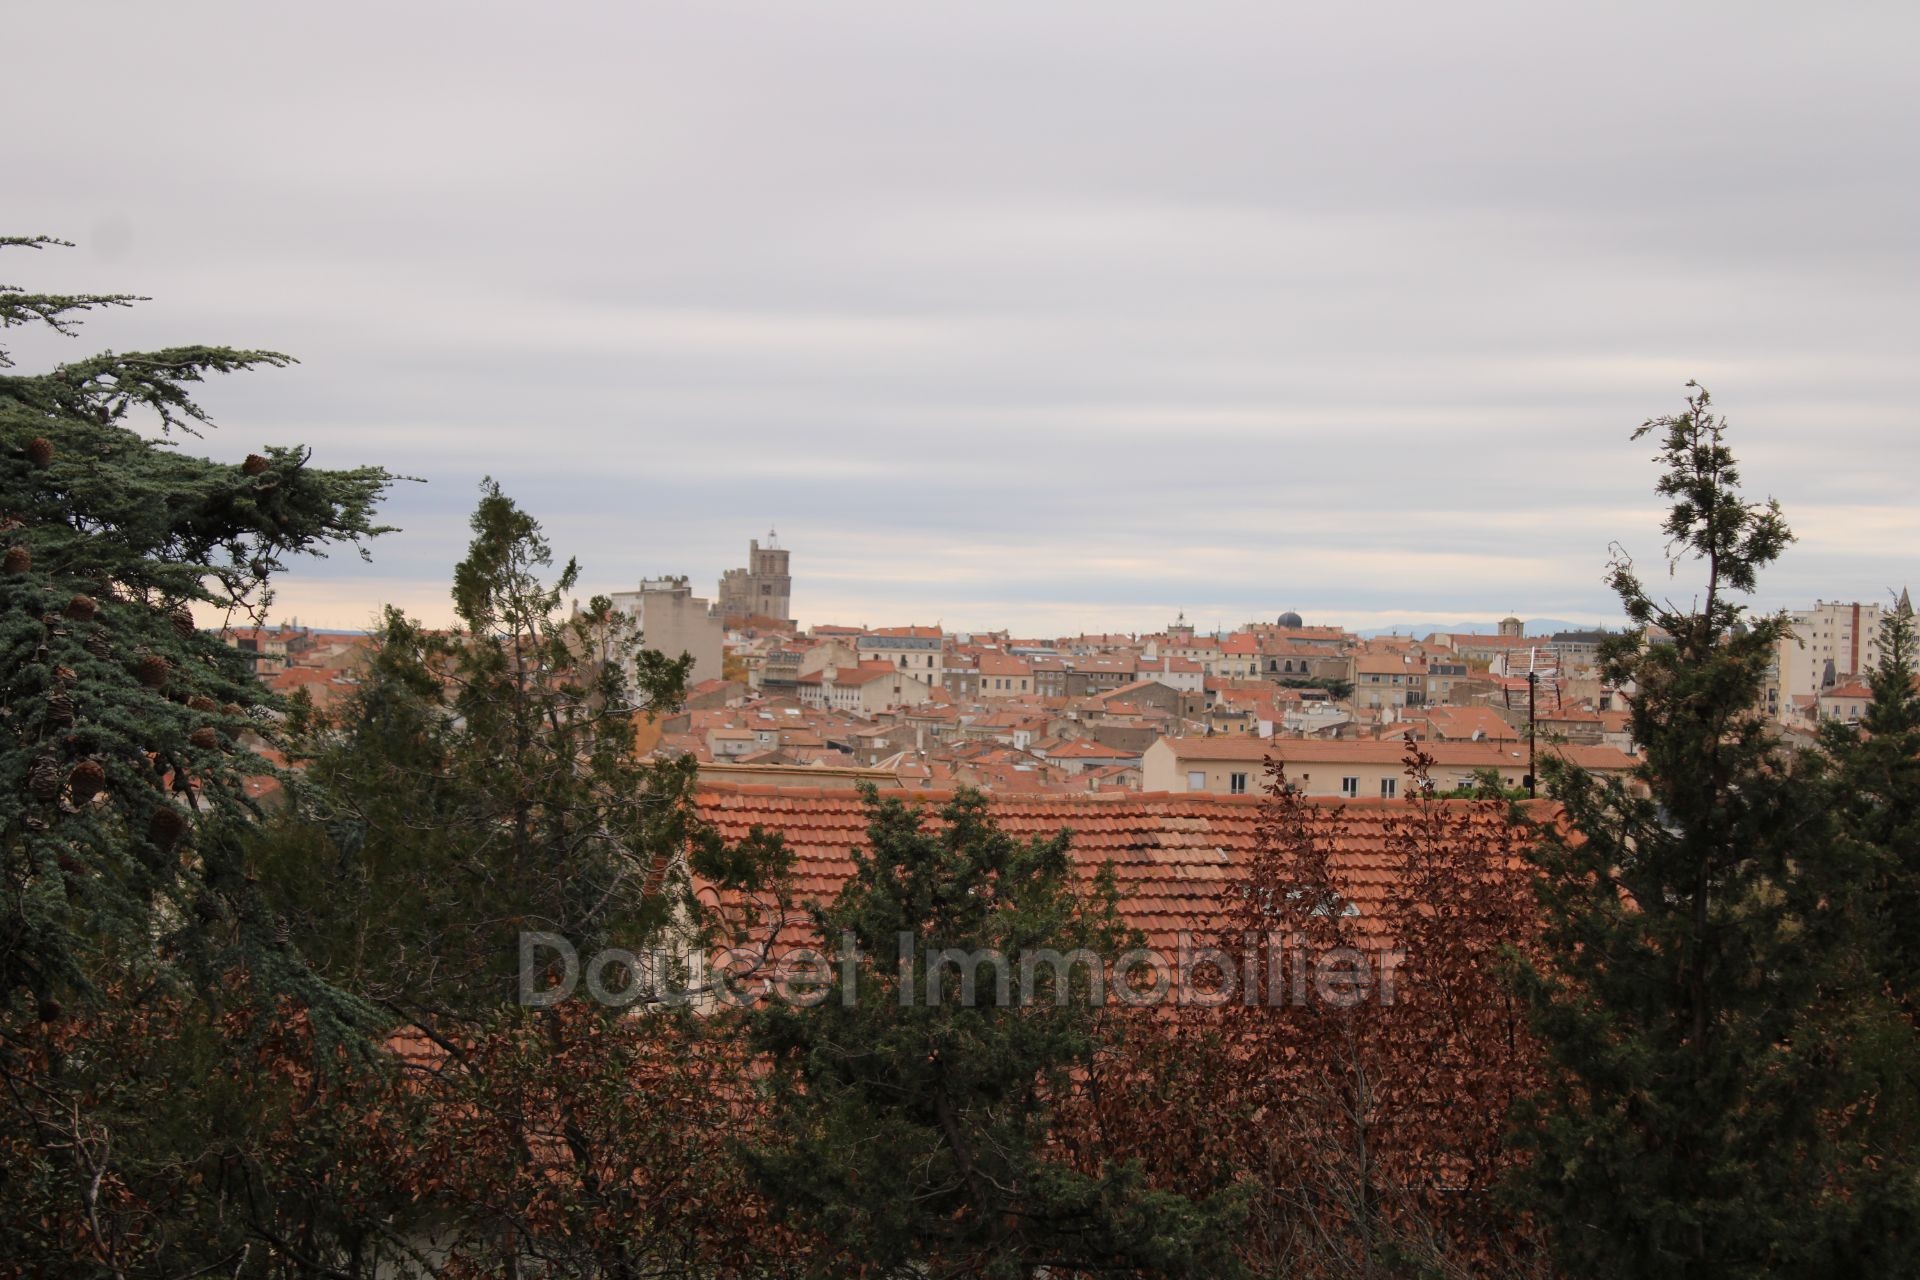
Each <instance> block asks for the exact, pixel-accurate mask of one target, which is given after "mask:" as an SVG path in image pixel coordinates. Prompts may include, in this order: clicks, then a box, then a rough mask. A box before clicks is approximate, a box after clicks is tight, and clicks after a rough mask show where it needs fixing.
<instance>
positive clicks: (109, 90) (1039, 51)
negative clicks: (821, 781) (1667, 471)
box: [0, 0, 1920, 628]
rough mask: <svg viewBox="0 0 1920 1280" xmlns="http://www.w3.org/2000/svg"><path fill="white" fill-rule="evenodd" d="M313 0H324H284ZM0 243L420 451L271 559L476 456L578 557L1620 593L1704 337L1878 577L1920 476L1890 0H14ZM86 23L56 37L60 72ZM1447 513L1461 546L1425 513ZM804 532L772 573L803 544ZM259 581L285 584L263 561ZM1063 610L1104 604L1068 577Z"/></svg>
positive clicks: (862, 585)
mask: <svg viewBox="0 0 1920 1280" xmlns="http://www.w3.org/2000/svg"><path fill="white" fill-rule="evenodd" d="M309 10H310V11H309ZM10 33H11V35H12V36H13V41H14V44H15V46H16V47H17V48H18V49H19V50H20V51H21V54H22V56H20V57H19V58H18V59H17V61H16V70H15V72H14V86H15V89H16V93H17V94H18V95H20V97H21V100H23V101H42V102H53V101H58V102H59V103H61V104H62V109H61V110H60V111H58V112H48V113H45V114H44V115H43V116H41V117H40V118H39V119H36V121H35V122H34V124H33V126H32V127H31V128H23V129H20V130H16V131H15V132H14V133H13V134H11V135H10V136H9V137H8V138H7V140H6V141H5V142H3V143H0V158H4V160H5V161H6V165H7V172H9V173H11V174H17V175H18V174H24V175H30V176H31V181H28V182H25V183H21V184H18V185H17V186H16V188H15V189H14V190H11V191H10V192H9V196H10V199H9V216H10V217H11V218H13V219H17V220H19V227H18V229H21V230H28V231H50V232H54V233H57V234H65V235H67V236H68V237H69V238H73V239H79V240H83V242H84V243H83V245H82V248H81V250H80V251H79V252H78V253H74V254H67V255H64V257H52V256H49V255H40V256H39V257H38V258H35V259H33V260H31V261H29V262H26V263H20V262H17V261H16V262H14V263H10V264H6V267H7V270H6V273H5V274H6V275H7V278H10V279H20V280H22V281H23V282H26V283H47V284H58V285H63V286H85V287H98V288H125V289H133V290H137V291H139V292H143V293H150V294H153V295H154V296H155V298H156V301H155V303H153V304H152V305H150V306H149V307H147V308H144V309H142V310H141V311H139V312H135V313H132V314H127V315H121V316H114V317H110V318H103V319H102V320H101V321H99V322H98V323H96V324H95V325H94V326H93V327H92V328H91V330H90V331H89V332H88V334H87V336H86V337H85V338H83V339H82V342H81V343H78V344H74V343H66V344H61V343H46V342H39V341H35V342H31V343H29V342H22V343H21V344H19V345H20V347H21V351H22V354H23V356H26V357H27V358H28V360H43V359H47V358H57V356H58V354H60V353H72V352H77V351H80V350H84V349H86V344H87V343H99V344H102V345H112V346H115V347H117V348H121V349H126V348H130V347H133V346H137V345H145V344H152V343H159V342H172V341H184V340H195V341H198V340H214V341H222V340H224V341H233V342H237V343H242V344H245V345H255V346H267V347H275V348H280V349H285V350H289V351H292V352H294V353H295V354H296V355H298V356H299V357H300V358H301V359H302V361H303V363H302V364H301V365H300V366H298V367H297V368H295V369H291V370H286V371H280V372H275V373H263V374H260V375H257V376H253V377H249V378H245V379H240V380H235V381H232V382H230V383H227V384H224V385H222V386H219V387H217V388H212V389H210V390H209V394H208V397H207V399H208V401H209V403H211V404H212V405H213V406H214V407H215V408H216V409H217V410H218V411H219V413H220V414H221V416H222V418H223V420H224V421H225V422H226V423H227V424H228V426H227V428H226V429H225V430H224V431H223V432H222V433H220V434H217V435H215V436H214V437H212V438H210V439H209V440H208V442H207V447H208V448H209V449H211V450H214V451H216V452H219V453H220V454H221V456H234V457H237V456H239V455H240V454H241V453H244V452H245V451H246V450H247V448H249V447H251V446H252V445H254V444H255V443H257V442H258V441H259V440H261V439H274V440H282V439H303V440H307V441H310V442H311V443H313V444H314V445H315V447H316V449H317V451H318V457H319V459H320V460H321V461H322V462H326V463H333V464H347V463H352V462H358V461H364V460H378V461H383V462H387V463H389V464H390V465H393V466H395V467H397V468H399V469H401V470H405V471H409V472H412V473H414V474H417V475H420V476H423V477H425V478H426V479H427V480H428V481H429V482H430V483H429V484H427V485H425V486H406V487H403V488H402V489H401V490H400V491H399V492H398V493H396V495H395V497H394V499H393V502H392V504H391V508H390V516H391V518H392V519H393V521H394V523H397V524H400V525H402V526H403V527H404V528H405V530H406V532H405V533H404V534H402V535H396V536H394V537H392V538H389V539H387V540H385V541H384V542H383V543H382V544H379V545H378V546H377V547H376V563H375V565H374V566H373V567H372V569H371V570H369V569H367V568H366V567H365V566H361V565H359V564H358V563H357V562H355V561H353V560H351V559H349V558H336V559H334V560H332V561H329V562H327V563H326V564H324V565H320V566H316V567H314V568H313V569H312V570H311V571H310V572H308V573H306V575H305V576H304V577H303V578H302V579H296V580H293V581H290V582H289V583H288V584H287V588H286V591H285V595H284V597H283V598H284V599H285V600H287V601H288V602H289V606H290V607H294V606H297V605H299V603H300V602H301V601H302V600H303V599H304V600H306V601H308V602H310V604H311V608H309V609H308V610H307V612H308V613H309V614H311V611H312V609H323V610H333V611H340V612H343V613H344V614H350V615H352V616H342V617H341V618H340V619H339V620H340V621H343V622H348V623H352V622H357V621H360V620H361V617H362V616H363V615H364V614H365V613H366V612H368V610H367V609H366V608H362V607H361V605H362V597H360V596H357V595H356V594H355V586H354V584H355V583H356V582H358V583H361V584H364V586H363V589H364V592H365V601H364V602H365V604H367V605H370V604H371V603H372V600H373V598H374V597H376V596H378V595H381V594H390V595H393V596H395V597H396V598H405V599H406V600H408V601H411V602H425V603H422V604H420V606H419V607H423V608H426V607H433V608H439V607H443V606H442V604H441V603H440V602H443V601H444V596H445V590H444V580H445V575H446V568H447V566H448V565H449V564H450V563H451V561H452V560H453V559H454V558H455V557H457V555H458V554H459V549H460V545H461V543H462V541H463V540H464V537H465V524H464V518H463V517H464V514H465V511H466V509H467V506H468V504H469V503H470V501H471V499H472V496H473V492H474V485H475V484H476V483H477V481H478V479H479V477H480V476H481V475H482V474H486V473H491V474H493V475H495V476H498V477H499V478H501V479H502V480H503V481H504V482H505V483H507V485H508V486H509V488H510V489H511V490H512V491H513V492H515V493H516V494H517V495H518V496H519V497H521V499H522V500H523V501H524V502H525V503H526V504H527V505H528V506H529V507H531V508H533V509H534V510H535V511H536V512H537V513H538V514H540V515H541V516H542V517H543V518H545V519H546V521H547V523H548V525H549V529H550V532H551V533H552V535H553V539H554V542H555V544H556V546H557V547H559V548H560V549H562V550H563V552H575V553H578V554H579V555H580V556H581V558H582V560H583V562H584V563H585V564H586V565H587V568H588V571H589V575H590V577H591V578H593V579H594V580H595V581H596V582H597V583H598V584H600V585H606V586H611V585H614V584H616V583H619V582H622V581H625V580H627V579H630V578H632V577H634V576H637V575H639V574H641V573H651V572H661V571H670V570H672V571H686V572H690V573H693V574H694V575H695V577H696V579H697V580H699V581H703V582H710V581H711V580H712V579H713V578H714V577H715V576H716V575H717V573H718V572H719V570H720V569H722V568H724V567H726V566H727V565H729V564H732V563H734V562H736V561H737V560H738V558H739V556H740V554H741V553H742V551H743V550H744V543H745V540H746V538H747V537H748V536H752V535H757V534H759V533H760V532H762V531H763V530H764V529H765V527H766V526H767V525H768V524H769V523H778V524H779V525H780V527H781V530H782V533H783V535H784V536H785V538H786V540H787V542H788V543H789V544H790V545H792V546H793V547H794V548H795V549H796V569H797V571H798V575H799V590H798V597H797V601H796V604H797V606H798V608H799V609H800V611H801V612H802V614H803V616H806V617H810V618H817V617H827V616H838V617H843V618H845V617H851V616H855V615H858V616H859V617H864V618H866V619H867V620H870V621H879V620H881V619H883V618H890V617H896V616H906V615H913V616H919V617H927V616H942V615H943V616H944V617H945V618H946V619H947V620H948V621H949V622H953V621H956V620H964V621H965V622H966V624H968V625H983V624H991V623H994V622H995V621H997V620H999V619H1000V617H1001V616H1002V615H1004V618H1005V620H1006V621H1007V622H1008V623H1010V624H1013V623H1020V624H1022V625H1031V626H1034V627H1036V628H1053V627H1059V628H1072V627H1074V626H1077V625H1079V623H1080V622H1081V621H1082V620H1083V618H1084V620H1085V621H1086V622H1087V623H1088V625H1126V624H1127V622H1128V620H1131V623H1132V625H1136V626H1148V625H1157V624H1158V623H1159V622H1161V621H1164V619H1163V618H1161V617H1160V616H1159V614H1160V612H1161V611H1162V610H1163V609H1165V608H1171V607H1182V601H1185V602H1187V604H1189V605H1191V606H1192V607H1191V609H1190V612H1194V613H1196V616H1210V615H1208V614H1207V613H1206V611H1207V610H1212V611H1215V612H1220V613H1221V614H1222V617H1221V619H1220V620H1222V621H1235V620H1239V617H1240V616H1245V615H1250V614H1253V613H1256V612H1258V613H1265V612H1271V611H1272V610H1273V609H1275V608H1278V607H1286V606H1287V605H1294V606H1298V607H1301V608H1303V609H1305V610H1308V611H1310V612H1317V613H1319V614H1321V615H1323V616H1324V615H1326V614H1327V613H1328V612H1330V611H1341V612H1343V613H1344V614H1346V615H1347V616H1351V617H1352V618H1353V619H1354V620H1355V621H1356V622H1362V621H1364V622H1366V624H1367V625H1374V624H1376V623H1378V622H1379V621H1382V620H1385V619H1386V618H1387V616H1388V615H1390V614H1392V613H1393V612H1394V611H1396V610H1398V611H1400V616H1408V617H1411V616H1448V617H1452V616H1461V617H1467V616H1479V615H1486V616H1498V615H1499V614H1501V613H1504V612H1506V611H1507V610H1509V609H1517V610H1519V611H1520V612H1522V613H1523V614H1551V615H1553V616H1560V617H1569V618H1576V617H1591V618H1599V617H1606V616H1610V614H1611V602H1610V601H1609V600H1608V598H1607V597H1606V594H1605V591H1604V588H1603V586H1602V585H1601V581H1600V566H1601V565H1602V563H1603V562H1604V559H1605V556H1606V548H1607V544H1608V542H1609V541H1611V540H1613V539H1619V540H1621V541H1623V542H1626V543H1627V544H1628V545H1629V546H1632V547H1634V548H1635V550H1636V551H1637V552H1638V553H1640V554H1642V555H1652V556H1657V554H1658V550H1659V542H1658V533H1657V522H1658V517H1659V512H1658V507H1657V503H1656V501H1655V500H1654V498H1653V496H1652V494H1651V493H1650V485H1651V480H1652V472H1651V469H1650V467H1649V466H1648V464H1647V461H1646V452H1647V451H1646V450H1645V448H1644V446H1636V445H1631V444H1629V443H1628V442H1627V440H1626V435H1627V432H1628V431H1629V430H1630V429H1631V427H1632V426H1633V425H1634V424H1635V423H1637V422H1638V421H1639V420H1640V419H1641V418H1643V417H1645V416H1647V415H1649V414H1653V413H1658V412H1664V411H1666V410H1668V409H1671V408H1673V407H1675V406H1676V405H1677V404H1678V398H1679V394H1680V384H1681V383H1682V382H1684V381H1685V380H1686V379H1687V378H1688V377H1699V378H1700V379H1702V380H1703V381H1705V382H1707V383H1708V384H1709V385H1710V386H1712V387H1714V389H1715V390H1716V392H1717V393H1718V394H1719V395H1720V397H1721V398H1722V400H1723V402H1724V404H1725V406H1726V407H1727V408H1728V410H1729V411H1730V412H1732V413H1733V415H1734V417H1735V422H1736V428H1737V430H1738V432H1739V435H1738V437H1737V442H1738V445H1739V447H1740V449H1741V450H1742V454H1743V457H1744V458H1745V459H1746V461H1747V475H1748V479H1749V481H1750V483H1751V484H1752V486H1753V487H1754V488H1755V489H1756V490H1759V491H1763V492H1773V493H1775V494H1777V495H1778V496H1779V497H1781V498H1782V500H1783V501H1785V502H1786V503H1787V505H1788V509H1789V516H1790V517H1792V516H1793V515H1794V513H1795V511H1796V509H1798V510H1804V511H1805V513H1806V517H1805V518H1804V519H1802V520H1800V521H1799V524H1800V527H1801V529H1802V532H1803V534H1804V538H1803V541H1802V542H1801V543H1800V544H1799V545H1797V546H1796V547H1795V548H1794V549H1793V550H1792V552H1791V553H1790V554H1789V556H1788V557H1787V559H1786V560H1785V562H1784V563H1783V564H1782V565H1781V566H1780V568H1779V571H1778V572H1777V573H1776V574H1775V575H1774V577H1773V578H1772V579H1770V580H1769V582H1768V595H1769V598H1770V599H1777V600H1780V601H1789V600H1800V599H1804V598H1806V597H1810V596H1812V595H1815V594H1821V595H1829V596H1833V595H1844V596H1861V597H1870V596H1875V595H1877V593H1878V592H1879V591H1880V590H1881V589H1882V588H1883V587H1884V586H1886V585H1888V584H1890V583H1897V582H1899V581H1904V580H1905V579H1906V577H1907V576H1909V574H1910V572H1911V569H1912V567H1913V556H1912V550H1911V549H1912V547H1913V546H1914V545H1916V535H1920V516H1917V515H1916V503H1915V498H1916V496H1920V493H1917V492H1916V488H1917V487H1916V485H1915V483H1914V481H1913V480H1912V477H1913V476H1914V475H1916V474H1920V443H1916V436H1915V434H1914V432H1913V430H1912V428H1913V426H1914V425H1915V419H1916V410H1917V409H1920V373H1917V372H1916V366H1915V364H1914V362H1913V360H1912V358H1911V352H1912V351H1913V350H1914V349H1915V346H1916V342H1915V340H1916V338H1920V317H1917V316H1916V314H1915V308H1914V306H1913V303H1912V300H1911V299H1912V282H1913V280H1914V279H1915V278H1916V268H1917V267H1920V253H1917V252H1916V250H1917V248H1920V246H1917V245H1916V232H1915V230H1914V229H1915V228H1916V227H1917V226H1920V218H1916V216H1915V215H1916V213H1920V207H1916V206H1920V179H1917V178H1916V177H1915V175H1916V174H1917V173H1920V165H1916V163H1915V161H1916V160H1920V133H1917V132H1916V131H1915V130H1914V129H1913V128H1912V120H1913V118H1914V112H1915V108H1916V106H1920V102H1917V101H1916V99H1917V98H1920V91H1917V90H1916V88H1915V85H1914V82H1913V78H1912V76H1911V72H1910V66H1909V61H1910V59H1909V51H1910V50H1911V48H1912V47H1913V44H1914V38H1915V36H1916V35H1920V14H1916V13H1915V12H1914V11H1913V10H1912V9H1911V8H1910V7H1908V6H1893V5H1869V6H1850V7H1848V8H1847V9H1846V10H1844V11H1816V10H1810V9H1805V8H1803V7H1798V6H1784V5H1769V4H1761V5H1752V4H1742V5H1732V4H1710V5H1696V6H1688V7H1686V8H1684V9H1679V10H1676V9H1675V8H1674V7H1672V6H1656V5H1618V6H1607V7H1605V8H1604V9H1602V8H1598V7H1595V8H1591V9H1589V10H1586V11H1569V10H1564V9H1560V8H1549V7H1546V6H1529V5H1517V4H1516V5H1482V4H1460V5H1447V6H1417V5H1387V6H1364V7H1357V8H1356V7H1352V6H1348V7H1344V8H1340V7H1335V6H1279V5H1273V4H1270V3H1258V4H1256V3H1221V4H1214V5H1208V6H1205V7H1203V8H1200V9H1195V8H1193V7H1191V6H1168V5H1164V4H1157V3H1130V2H1129V3H1122V2H1115V0H1108V2H1105V3H1097V4H1096V3H1091V2H1088V3H1067V4H1059V5H1048V6H1038V7H1036V6H1030V5H1015V4H1011V3H979V4H968V5H964V6H963V5H953V6H945V7H929V6H901V5H883V4H877V3H865V4H848V3H822V4H815V5H808V6H793V5H787V4H775V3H761V4H740V3H728V2H714V3H703V4H701V5H697V6H696V5H664V4H637V5H613V4H601V5H576V6H566V7H563V8H559V9H555V10H552V11H543V10H536V9H529V8H527V7H525V6H506V5H466V4H462V5H451V4H408V5H377V6H376V5H371V4H339V5H331V6H326V7H324V8H315V7H308V10H294V9H288V8H284V7H278V6H258V5H242V4H239V3H223V4H186V5H175V6H169V7H168V8H167V9H166V10H165V11H164V12H162V11H159V10H151V9H144V8H135V7H126V8H121V9H115V10H111V11H105V10H100V9H94V8H88V7H82V6H69V7H54V6H41V7H38V8H36V9H34V10H32V11H30V12H26V13H23V14H20V15H16V16H14V17H13V18H11V19H10ZM81 70H84V72H85V74H84V76H78V75H77V74H76V73H77V72H79V71H81ZM1441 549H1444V551H1445V552H1446V553H1447V554H1446V555H1444V556H1443V555H1437V554H1436V552H1437V551H1438V550H1441ZM810 571H811V572H812V574H813V577H812V579H811V581H810V580H809V572H810ZM303 590H304V591H305V593H306V594H305V595H304V596H303V594H302V593H303ZM1096 615H1097V616H1096Z"/></svg>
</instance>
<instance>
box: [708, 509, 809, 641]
mask: <svg viewBox="0 0 1920 1280" xmlns="http://www.w3.org/2000/svg"><path fill="white" fill-rule="evenodd" d="M720 612H722V613H723V614H726V615H728V616H729V617H745V616H748V615H755V616H758V617H762V618H774V619H777V620H779V621H781V622H787V621H791V620H792V618H793V575H792V574H791V572H790V571H789V569H788V563H787V551H786V549H785V548H784V547H782V546H781V545H780V539H779V535H778V534H777V533H775V532H774V531H773V530H771V529H769V530H767V545H766V546H764V547H763V546H761V545H760V540H759V539H758V538H755V539H754V540H752V541H751V542H749V543H747V565H746V568H744V569H729V570H727V571H726V572H725V573H724V574H722V575H721V577H720Z"/></svg>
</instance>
